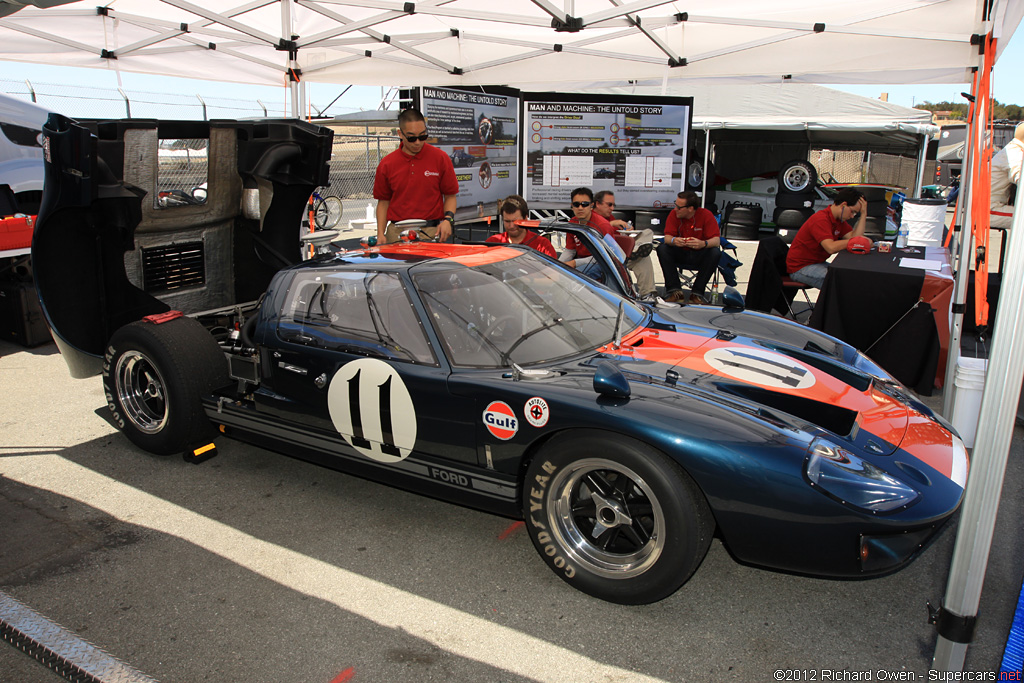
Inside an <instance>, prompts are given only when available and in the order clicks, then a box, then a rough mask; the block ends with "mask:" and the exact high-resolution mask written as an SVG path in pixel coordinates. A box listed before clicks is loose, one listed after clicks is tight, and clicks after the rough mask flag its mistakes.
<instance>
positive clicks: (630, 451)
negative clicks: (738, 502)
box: [523, 433, 714, 605]
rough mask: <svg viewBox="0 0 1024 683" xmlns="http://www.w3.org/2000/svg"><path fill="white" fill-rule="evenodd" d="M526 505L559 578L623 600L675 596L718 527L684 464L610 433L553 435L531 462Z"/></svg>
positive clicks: (533, 533)
mask: <svg viewBox="0 0 1024 683" xmlns="http://www.w3.org/2000/svg"><path fill="white" fill-rule="evenodd" d="M523 510H524V514H525V517H526V527H527V529H528V530H529V533H530V537H531V539H532V540H533V544H534V546H536V548H537V550H538V552H539V553H540V555H541V557H542V558H543V559H544V561H545V562H547V564H548V566H550V567H551V569H552V570H553V571H554V572H555V573H556V574H557V575H558V576H559V577H560V578H561V579H563V580H564V581H566V582H567V583H569V584H571V585H572V586H574V587H576V588H578V589H579V590H581V591H583V592H584V593H588V594H590V595H593V596H594V597H597V598H601V599H602V600H608V601H610V602H617V603H622V604H633V605H638V604H646V603H650V602H655V601H657V600H661V599H662V598H665V597H668V596H669V595H671V594H672V593H674V592H675V591H676V590H677V589H678V588H679V587H680V586H682V585H683V584H684V583H685V582H686V580H687V579H689V577H690V576H691V575H692V574H693V572H694V571H696V569H697V567H698V566H699V565H700V563H701V561H702V560H703V559H704V555H705V554H706V553H707V550H708V547H709V546H710V544H711V536H712V532H713V530H714V520H713V518H712V516H711V511H710V509H709V508H708V505H707V502H706V501H705V500H704V496H703V494H702V493H701V492H700V489H698V487H697V485H696V483H694V481H693V480H692V479H690V477H689V476H687V474H686V473H685V472H683V470H682V469H681V468H680V467H679V466H678V465H676V464H675V463H674V462H672V461H670V460H669V459H668V458H667V457H665V456H664V455H663V454H661V453H659V452H658V451H655V450H654V449H652V448H650V447H649V446H646V445H645V444H642V443H639V442H636V441H633V440H631V439H627V438H625V437H622V436H619V435H610V434H607V433H605V434H602V435H584V434H579V433H565V434H561V435H559V436H557V437H555V438H554V439H552V440H551V442H550V443H548V445H547V446H545V448H544V450H543V451H542V452H540V453H539V454H538V455H537V456H536V457H535V458H534V460H533V461H532V462H531V463H530V467H529V470H528V472H527V478H526V481H525V484H524V486H523Z"/></svg>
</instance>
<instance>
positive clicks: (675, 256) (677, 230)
mask: <svg viewBox="0 0 1024 683" xmlns="http://www.w3.org/2000/svg"><path fill="white" fill-rule="evenodd" d="M720 234H721V233H720V232H719V230H718V221H717V220H715V215H714V214H713V213H711V212H710V211H708V210H707V209H705V208H702V207H701V205H700V197H698V196H697V193H696V192H690V191H686V192H680V193H679V194H678V195H676V203H675V208H674V209H673V210H672V212H671V213H669V215H668V220H667V221H665V240H664V241H663V242H662V243H661V244H660V245H659V246H658V261H659V262H660V263H661V274H662V276H663V277H664V278H665V292H666V296H665V301H670V302H673V303H674V302H677V301H682V300H683V299H684V298H686V295H685V294H683V290H682V288H681V287H682V285H681V284H680V282H679V270H678V269H679V268H680V267H683V268H691V269H695V270H696V271H697V277H696V278H695V279H694V281H693V291H691V292H690V297H689V299H687V302H688V303H691V304H703V303H707V302H706V301H705V300H704V290H705V289H707V286H708V282H710V280H711V276H713V275H714V274H715V269H716V268H718V262H719V261H720V260H721V258H722V250H721V249H719V244H721V238H720Z"/></svg>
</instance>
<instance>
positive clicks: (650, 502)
mask: <svg viewBox="0 0 1024 683" xmlns="http://www.w3.org/2000/svg"><path fill="white" fill-rule="evenodd" d="M550 491H551V494H550V495H551V496H552V498H553V501H552V502H553V504H552V505H551V512H550V513H549V521H550V522H551V529H552V533H553V534H554V535H555V536H556V537H557V540H558V542H559V544H560V545H561V546H562V548H564V549H565V552H566V553H567V554H568V555H569V556H570V557H572V558H573V559H574V560H575V561H576V562H577V563H578V564H580V565H585V566H586V567H588V568H589V570H590V571H592V572H594V573H595V574H599V575H601V576H605V577H609V578H614V579H627V578H630V577H633V576H638V575H640V574H642V573H644V572H645V571H647V570H648V569H650V568H651V567H652V566H653V565H654V564H655V562H657V561H658V558H659V557H660V556H661V553H662V551H663V550H664V547H665V536H666V534H665V514H664V512H663V511H662V509H661V504H660V503H659V502H658V499H657V497H656V496H655V495H654V492H653V491H652V490H651V488H650V486H649V485H648V484H647V482H645V481H644V479H643V478H642V477H641V476H640V475H638V474H637V473H636V472H634V471H633V470H631V469H629V468H628V467H625V466H623V465H622V464H620V463H617V462H614V461H612V460H605V459H603V458H588V459H586V460H580V461H577V462H574V463H572V464H571V465H569V466H568V467H566V468H565V469H563V470H562V471H561V472H559V473H558V474H557V475H556V476H555V479H554V480H553V481H552V484H551V489H550Z"/></svg>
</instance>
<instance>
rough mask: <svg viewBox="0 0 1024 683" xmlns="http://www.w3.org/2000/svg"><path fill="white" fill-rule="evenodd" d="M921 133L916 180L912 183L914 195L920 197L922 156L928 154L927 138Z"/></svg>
mask: <svg viewBox="0 0 1024 683" xmlns="http://www.w3.org/2000/svg"><path fill="white" fill-rule="evenodd" d="M929 137H930V136H928V135H925V134H923V133H922V134H921V148H920V149H919V150H918V152H917V181H916V183H915V184H914V196H915V197H918V198H920V196H921V186H922V185H923V184H924V158H925V157H926V156H927V155H928V138H929Z"/></svg>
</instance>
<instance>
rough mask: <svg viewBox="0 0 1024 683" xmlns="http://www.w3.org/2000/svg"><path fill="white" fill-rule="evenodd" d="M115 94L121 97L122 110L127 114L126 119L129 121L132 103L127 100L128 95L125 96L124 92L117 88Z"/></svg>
mask: <svg viewBox="0 0 1024 683" xmlns="http://www.w3.org/2000/svg"><path fill="white" fill-rule="evenodd" d="M117 92H119V93H121V97H123V98H124V109H125V111H126V112H127V113H128V116H127V118H129V119H130V118H131V117H132V103H131V102H130V101H129V100H128V95H126V94H125V92H124V90H122V89H121V88H118V89H117Z"/></svg>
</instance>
